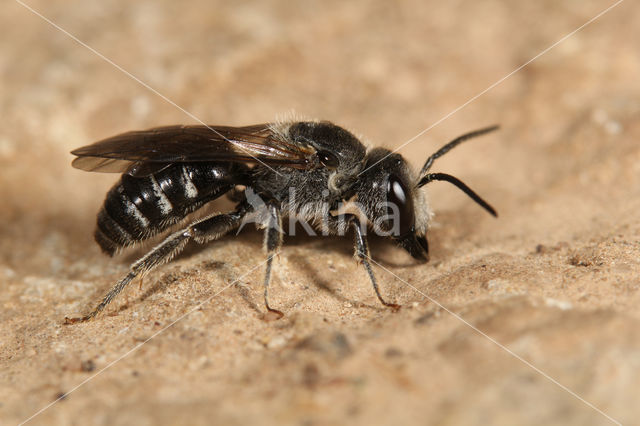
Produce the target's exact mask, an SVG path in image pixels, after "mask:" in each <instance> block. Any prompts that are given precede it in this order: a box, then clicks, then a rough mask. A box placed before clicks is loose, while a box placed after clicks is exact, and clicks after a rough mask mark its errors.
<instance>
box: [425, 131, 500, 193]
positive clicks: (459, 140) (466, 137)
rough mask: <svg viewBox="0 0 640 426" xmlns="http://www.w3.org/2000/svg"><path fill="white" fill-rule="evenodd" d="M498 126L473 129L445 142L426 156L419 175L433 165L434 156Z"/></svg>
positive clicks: (439, 155)
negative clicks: (429, 155)
mask: <svg viewBox="0 0 640 426" xmlns="http://www.w3.org/2000/svg"><path fill="white" fill-rule="evenodd" d="M499 128H500V126H498V125H493V126H490V127H485V128H484V129H480V130H474V131H473V132H469V133H465V134H464V135H462V136H458V137H457V138H455V139H454V140H452V141H451V142H449V143H448V144H446V145H445V146H443V147H442V148H440V149H439V150H438V151H436V152H435V153H434V154H432V155H431V157H429V158H427V161H426V162H425V163H424V166H422V170H420V176H422V175H424V174H426V173H427V172H428V171H429V169H430V168H431V166H432V165H433V161H434V160H435V159H436V158H438V157H442V156H443V155H444V154H446V153H447V152H449V151H451V150H452V149H453V148H455V147H456V146H458V145H460V144H461V143H462V142H464V141H467V140H469V139H473V138H475V137H478V136H482V135H485V134H487V133H491V132H494V131H496V130H498V129H499ZM420 186H422V185H420Z"/></svg>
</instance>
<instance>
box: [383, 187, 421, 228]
mask: <svg viewBox="0 0 640 426" xmlns="http://www.w3.org/2000/svg"><path fill="white" fill-rule="evenodd" d="M387 203H388V204H389V205H388V207H387V213H388V215H389V216H391V220H392V221H394V222H395V223H397V222H398V220H399V221H400V224H399V225H400V226H399V230H400V235H399V236H404V235H406V234H407V233H409V232H410V231H411V230H412V229H413V227H414V220H415V219H414V210H413V199H412V198H411V192H409V190H408V189H407V187H406V186H405V185H404V184H403V183H402V181H401V180H400V179H398V178H397V177H396V176H394V175H391V176H389V181H388V183H387ZM394 206H395V207H394ZM397 214H399V215H400V217H394V215H397Z"/></svg>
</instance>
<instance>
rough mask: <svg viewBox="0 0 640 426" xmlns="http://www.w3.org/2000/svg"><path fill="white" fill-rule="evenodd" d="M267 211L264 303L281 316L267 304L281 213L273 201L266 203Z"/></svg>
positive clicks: (280, 233) (279, 315)
mask: <svg viewBox="0 0 640 426" xmlns="http://www.w3.org/2000/svg"><path fill="white" fill-rule="evenodd" d="M267 213H268V214H269V218H268V219H267V224H266V225H267V227H266V229H265V230H264V248H265V250H266V252H267V266H266V270H265V274H264V305H265V307H266V308H267V311H269V312H273V313H274V314H276V315H277V316H278V318H282V317H283V316H284V314H283V313H282V312H281V311H279V310H277V309H273V308H272V307H271V306H269V283H270V282H271V265H272V263H273V256H274V254H276V252H277V251H278V250H280V248H281V247H282V215H281V213H280V208H279V207H278V206H277V205H276V204H275V202H270V203H268V204H267Z"/></svg>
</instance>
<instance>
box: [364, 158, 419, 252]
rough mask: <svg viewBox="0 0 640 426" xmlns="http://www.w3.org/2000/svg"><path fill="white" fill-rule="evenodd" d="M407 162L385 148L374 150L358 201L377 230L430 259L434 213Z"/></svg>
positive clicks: (379, 233) (366, 165)
mask: <svg viewBox="0 0 640 426" xmlns="http://www.w3.org/2000/svg"><path fill="white" fill-rule="evenodd" d="M416 182H417V178H416V175H415V173H414V172H413V170H412V169H411V167H410V166H409V164H408V163H407V161H406V160H405V159H404V158H402V156H401V155H399V154H393V153H391V151H389V150H387V149H384V148H376V149H373V150H371V151H370V152H369V153H368V154H367V157H366V164H365V169H364V172H362V173H361V174H360V177H359V178H358V183H357V184H356V201H357V205H358V207H359V208H360V209H361V211H362V212H363V213H364V214H365V215H366V217H367V220H368V221H369V223H370V224H371V225H372V227H373V230H374V232H376V233H377V234H378V235H382V236H388V237H391V238H393V239H394V240H395V241H396V243H398V245H400V246H401V247H402V248H404V249H405V250H407V251H408V252H409V253H410V254H411V256H413V257H414V258H416V259H418V260H422V261H426V260H427V259H428V250H429V249H428V245H427V240H426V237H425V234H426V231H427V229H426V228H427V222H428V219H429V215H430V212H429V210H428V207H427V203H426V201H425V198H424V194H423V193H422V191H421V190H420V189H419V188H418V186H417V185H416Z"/></svg>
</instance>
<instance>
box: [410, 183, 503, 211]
mask: <svg viewBox="0 0 640 426" xmlns="http://www.w3.org/2000/svg"><path fill="white" fill-rule="evenodd" d="M434 180H443V181H446V182H449V183H452V184H454V185H455V186H457V187H458V189H460V190H462V192H464V193H465V194H467V195H468V196H469V197H471V199H472V200H473V201H475V202H476V203H478V204H480V206H481V207H482V208H484V209H485V210H486V211H488V212H489V213H491V214H492V215H493V216H495V217H498V212H496V210H495V209H494V208H493V207H491V205H490V204H489V203H487V202H486V201H485V200H483V199H482V198H481V197H480V196H479V195H478V194H476V193H475V192H473V190H472V189H471V188H469V187H468V186H467V185H466V184H465V183H464V182H462V181H461V180H460V179H458V178H457V177H455V176H451V175H448V174H446V173H428V174H426V175H425V176H424V177H423V178H422V179H420V181H419V182H418V187H421V186H424V185H426V184H428V183H429V182H432V181H434Z"/></svg>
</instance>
